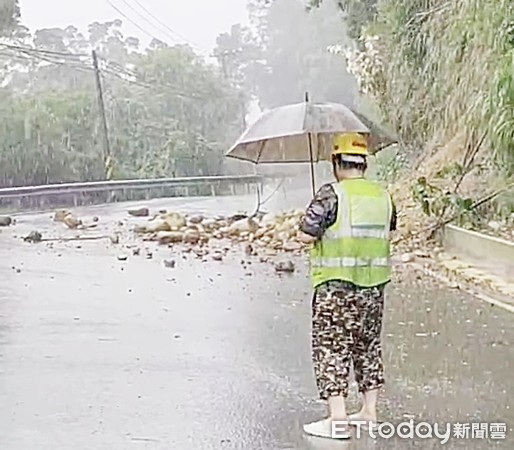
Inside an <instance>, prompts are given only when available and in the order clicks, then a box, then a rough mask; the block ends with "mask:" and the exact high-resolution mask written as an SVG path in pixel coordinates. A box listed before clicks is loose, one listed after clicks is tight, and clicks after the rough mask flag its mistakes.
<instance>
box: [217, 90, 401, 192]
mask: <svg viewBox="0 0 514 450" xmlns="http://www.w3.org/2000/svg"><path fill="white" fill-rule="evenodd" d="M345 132H355V133H362V134H365V135H367V136H368V140H369V143H370V152H371V153H372V154H373V153H376V152H377V151H379V150H381V149H383V148H385V147H387V146H389V145H391V144H393V143H395V142H397V141H396V139H395V138H394V137H393V136H392V135H391V134H390V133H388V132H387V131H385V130H384V129H383V128H381V127H380V126H379V125H376V124H374V123H373V122H372V121H370V120H368V119H366V117H365V116H364V115H362V114H360V113H358V112H356V111H355V110H352V109H351V108H348V107H347V106H345V105H342V104H339V103H310V102H309V101H308V96H306V101H305V102H303V103H297V104H292V105H286V106H281V107H278V108H275V109H272V110H269V111H267V112H265V113H264V114H263V115H262V116H261V117H260V118H259V119H258V120H257V121H256V122H255V123H254V124H253V125H251V126H250V127H248V128H247V129H246V131H245V132H244V133H243V134H242V135H241V137H240V138H239V139H238V140H237V142H236V143H235V144H234V145H233V146H232V148H231V149H230V150H229V151H228V152H227V154H226V156H227V157H229V158H235V159H239V160H243V161H250V162H253V163H255V164H266V163H268V164H269V163H275V164H277V163H310V164H311V179H312V188H313V191H315V180H314V166H313V165H314V163H316V162H318V161H323V160H325V161H330V154H331V150H332V139H333V136H334V134H337V133H345Z"/></svg>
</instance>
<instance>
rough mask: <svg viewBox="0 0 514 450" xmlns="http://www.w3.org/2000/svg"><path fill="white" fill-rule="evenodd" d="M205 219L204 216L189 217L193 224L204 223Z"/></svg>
mask: <svg viewBox="0 0 514 450" xmlns="http://www.w3.org/2000/svg"><path fill="white" fill-rule="evenodd" d="M204 219H205V217H204V216H202V215H198V216H193V217H189V222H190V223H193V224H200V223H202V222H203V221H204Z"/></svg>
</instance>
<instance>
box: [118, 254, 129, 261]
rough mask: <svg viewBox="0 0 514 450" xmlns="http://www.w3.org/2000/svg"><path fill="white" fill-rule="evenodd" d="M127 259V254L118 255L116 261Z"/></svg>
mask: <svg viewBox="0 0 514 450" xmlns="http://www.w3.org/2000/svg"><path fill="white" fill-rule="evenodd" d="M127 259H128V255H118V261H126V260H127Z"/></svg>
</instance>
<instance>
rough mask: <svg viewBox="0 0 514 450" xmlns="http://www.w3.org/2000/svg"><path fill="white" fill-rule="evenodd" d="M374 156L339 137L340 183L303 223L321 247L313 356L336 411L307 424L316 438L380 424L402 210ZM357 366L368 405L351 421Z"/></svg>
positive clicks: (314, 271) (359, 140)
mask: <svg viewBox="0 0 514 450" xmlns="http://www.w3.org/2000/svg"><path fill="white" fill-rule="evenodd" d="M367 156H368V146H367V140H366V138H365V137H364V136H363V135H360V134H356V133H347V134H342V135H338V136H336V137H335V138H334V147H333V152H332V166H333V171H334V176H335V178H336V180H337V181H336V182H334V183H330V184H326V185H324V186H322V187H321V189H320V190H319V191H318V192H317V194H316V195H315V197H314V199H313V200H312V201H311V203H310V205H309V206H308V208H307V210H306V213H305V215H304V217H303V219H302V221H301V224H300V239H301V240H302V241H303V242H304V243H311V244H313V245H312V250H311V278H312V283H313V286H314V296H313V301H312V315H313V317H312V358H313V365H314V373H315V376H316V383H317V387H318V390H319V395H320V398H321V399H322V400H326V401H328V407H329V417H328V418H326V419H323V420H320V421H318V422H314V423H310V424H307V425H305V426H304V431H305V432H306V433H307V434H310V435H314V436H321V437H333V436H332V421H352V420H355V421H357V420H362V421H366V422H371V423H375V422H376V420H377V410H376V404H377V396H378V391H379V389H380V388H381V387H382V386H383V385H384V369H383V363H382V348H381V332H382V317H383V310H384V288H385V286H386V284H387V283H388V282H389V281H390V276H391V265H390V231H392V230H395V229H396V211H395V207H394V204H393V201H392V199H391V196H390V195H389V193H388V192H387V191H386V190H385V189H384V188H383V187H381V186H380V185H379V184H378V183H375V182H372V181H369V180H367V179H366V178H365V177H364V174H365V171H366V169H367ZM352 363H353V368H354V372H355V378H356V381H357V383H358V386H359V392H360V393H361V394H362V396H363V405H362V409H361V411H360V412H358V413H357V414H354V415H351V416H348V415H347V412H346V404H345V399H346V397H347V396H348V384H349V375H350V367H351V365H352ZM338 430H340V428H339V427H338Z"/></svg>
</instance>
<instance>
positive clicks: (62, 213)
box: [54, 209, 71, 222]
mask: <svg viewBox="0 0 514 450" xmlns="http://www.w3.org/2000/svg"><path fill="white" fill-rule="evenodd" d="M70 214H71V211H69V210H67V209H58V210H57V211H55V214H54V222H64V218H65V217H66V216H68V215H70Z"/></svg>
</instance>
